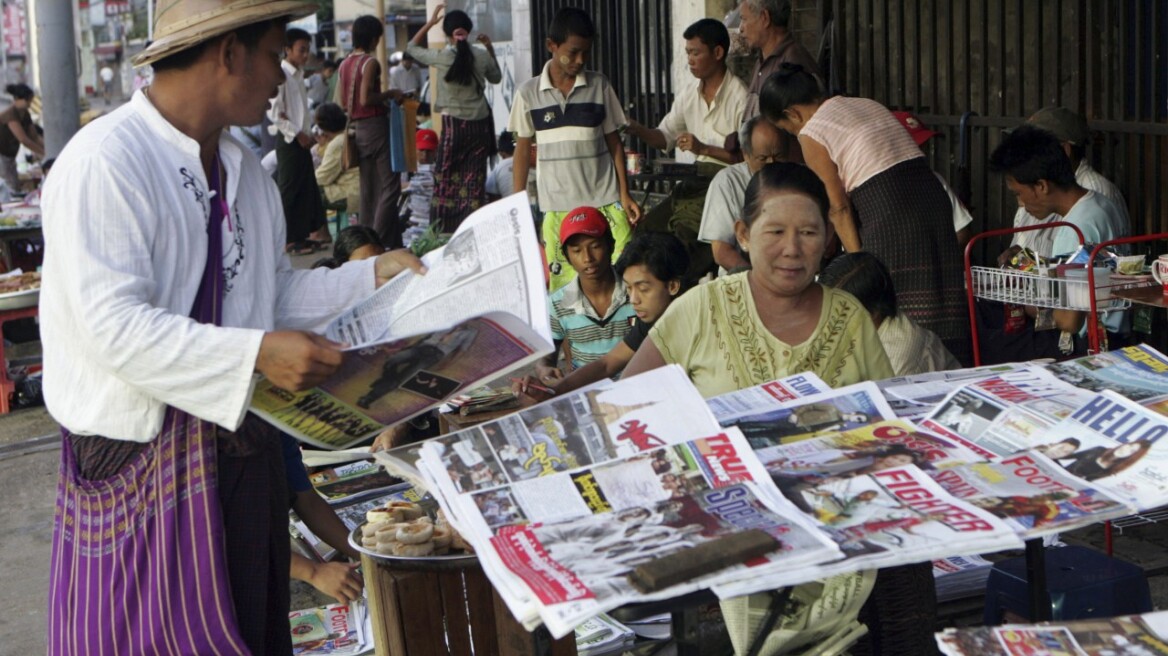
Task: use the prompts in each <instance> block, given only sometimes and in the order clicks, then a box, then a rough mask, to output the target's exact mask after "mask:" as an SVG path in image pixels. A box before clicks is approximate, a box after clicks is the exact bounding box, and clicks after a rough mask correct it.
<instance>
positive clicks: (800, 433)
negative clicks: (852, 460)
mask: <svg viewBox="0 0 1168 656" xmlns="http://www.w3.org/2000/svg"><path fill="white" fill-rule="evenodd" d="M895 417H896V414H895V413H894V412H893V411H892V408H890V407H889V406H888V403H887V402H886V401H885V400H884V396H883V395H881V394H880V390H879V388H877V387H876V384H875V383H871V382H867V383H859V384H857V385H850V386H848V387H841V388H840V389H837V390H831V391H828V392H823V393H820V394H815V395H813V396H806V397H802V398H799V399H797V400H795V401H789V402H786V403H781V404H780V403H778V402H776V403H774V404H772V407H771V409H769V410H767V411H765V412H762V413H759V414H751V415H746V416H740V417H734V418H732V419H729V420H726V421H723V422H722V423H723V425H724V426H735V427H737V428H738V430H740V431H742V433H743V434H744V435H746V439H747V441H749V442H750V445H751V446H752V447H754V449H756V450H757V449H765V448H767V447H771V446H776V445H779V444H786V443H789V442H797V441H799V440H804V439H807V438H809V437H815V436H816V435H822V434H824V433H836V432H840V431H848V430H851V429H854V428H858V427H860V426H868V425H870V424H874V423H877V422H880V421H883V420H886V419H894V418H895Z"/></svg>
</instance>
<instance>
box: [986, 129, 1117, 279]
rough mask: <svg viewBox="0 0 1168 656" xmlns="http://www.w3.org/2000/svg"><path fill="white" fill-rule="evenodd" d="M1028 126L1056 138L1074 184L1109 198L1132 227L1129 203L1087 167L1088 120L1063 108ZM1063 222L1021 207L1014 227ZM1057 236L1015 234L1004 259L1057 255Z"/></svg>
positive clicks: (1039, 232)
mask: <svg viewBox="0 0 1168 656" xmlns="http://www.w3.org/2000/svg"><path fill="white" fill-rule="evenodd" d="M1026 122H1027V123H1028V124H1030V125H1033V126H1035V127H1038V128H1042V129H1043V130H1046V131H1047V132H1049V133H1051V134H1053V135H1054V136H1055V137H1057V138H1058V140H1059V144H1060V146H1061V147H1062V149H1063V152H1065V153H1066V154H1067V157H1069V158H1071V169H1072V170H1073V171H1074V172H1075V182H1076V183H1077V184H1078V185H1079V186H1080V187H1082V188H1084V189H1086V190H1087V191H1093V192H1095V193H1097V194H1102V195H1104V196H1106V197H1108V198H1110V199H1111V200H1112V201H1113V202H1114V204H1115V206H1116V208H1117V209H1118V210H1119V212H1120V219H1119V222H1120V223H1121V224H1122V225H1123V226H1125V227H1126V226H1130V224H1131V219H1130V218H1129V217H1128V213H1127V203H1126V202H1125V201H1124V198H1123V194H1122V193H1120V191H1119V188H1118V187H1116V186H1115V184H1114V183H1112V182H1111V181H1110V180H1108V179H1107V178H1105V177H1103V174H1102V173H1100V172H1098V171H1096V170H1095V169H1093V168H1091V165H1090V164H1088V163H1087V144H1088V142H1090V140H1091V128H1090V126H1089V125H1088V124H1087V119H1085V118H1083V117H1082V116H1081V115H1080V114H1077V113H1075V112H1072V111H1071V110H1069V109H1066V108H1064V107H1047V108H1044V109H1040V110H1038V111H1037V112H1035V113H1034V115H1033V116H1031V117H1030V118H1028V119H1027V120H1026ZM1061 220H1062V218H1061V217H1060V216H1059V215H1058V214H1051V215H1050V216H1046V217H1040V218H1036V217H1034V216H1033V215H1031V214H1030V213H1029V212H1027V211H1026V208H1025V207H1021V206H1019V207H1018V212H1017V213H1016V214H1015V215H1014V227H1015V228H1023V227H1026V226H1031V225H1039V224H1043V223H1050V222H1052V221H1061ZM1125 229H1126V228H1125ZM1055 232H1056V231H1055V230H1032V231H1029V232H1020V233H1016V234H1015V235H1014V245H1013V247H1012V248H1011V249H1010V251H1008V252H1007V253H1005V254H1003V257H1002V259H1003V260H1009V259H1010V258H1012V257H1013V256H1014V255H1016V254H1017V252H1018V251H1019V250H1021V248H1022V247H1026V248H1029V249H1031V250H1033V251H1034V252H1035V253H1037V254H1038V255H1041V256H1043V257H1050V256H1051V255H1056V254H1058V253H1057V251H1052V250H1051V249H1052V248H1053V247H1054V236H1055ZM1124 234H1126V232H1125V233H1124Z"/></svg>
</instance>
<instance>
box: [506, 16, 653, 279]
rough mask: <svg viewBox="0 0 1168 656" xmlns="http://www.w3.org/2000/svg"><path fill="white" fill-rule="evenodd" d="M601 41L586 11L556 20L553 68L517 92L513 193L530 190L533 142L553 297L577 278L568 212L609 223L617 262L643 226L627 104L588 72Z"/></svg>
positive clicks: (511, 128) (512, 127) (551, 42)
mask: <svg viewBox="0 0 1168 656" xmlns="http://www.w3.org/2000/svg"><path fill="white" fill-rule="evenodd" d="M595 35H596V26H595V25H594V24H593V22H592V19H591V18H590V17H589V16H588V14H587V13H585V12H584V11H583V10H581V9H577V8H574V7H565V8H562V9H560V10H559V11H557V12H556V15H555V17H554V18H553V19H552V23H551V27H550V28H549V30H548V39H547V49H548V52H550V53H551V60H550V61H548V63H547V64H545V65H544V67H543V72H542V73H541V74H540V75H539V76H538V77H535V78H532V79H530V80H528V81H526V82H524V83H523V84H521V85H519V88H518V89H516V91H515V99H514V102H513V103H512V106H511V120H510V123H509V125H508V126H507V129H508V130H509V131H511V132H513V133H515V157H514V160H515V162H514V166H513V174H512V187H511V188H512V190H513V191H522V190H524V189H526V188H527V173H528V170H529V169H530V164H531V144H532V141H535V142H536V143H537V144H538V145H539V151H538V157H539V175H538V176H537V177H536V185H537V187H538V189H539V206H540V209H541V210H543V212H544V218H543V227H542V229H541V232H542V234H543V242H544V252H545V255H546V256H547V262H548V269H549V272H550V274H551V276H550V284H549V290H550V291H553V292H554V291H556V290H558V289H560V288H561V287H563V286H564V285H566V284H567V283H568V282H570V281H571V280H572V279H573V278H575V277H576V270H575V269H573V268H572V265H571V264H570V263H569V262H568V260H567V258H566V257H565V255H564V252H563V250H562V249H561V248H560V243H559V239H558V238H559V234H560V224H561V223H563V221H564V217H565V216H567V215H568V214H569V213H570V212H569V211H568V210H571V208H574V207H581V206H587V207H591V208H595V209H596V210H597V211H599V213H600V214H601V215H603V216H604V218H605V219H606V220H607V221H608V223H609V227H610V229H611V234H612V236H613V239H614V242H615V248H614V249H613V251H612V255H613V256H614V257H615V256H616V255H619V254H620V252H621V251H622V250H623V249H624V245H625V244H626V243H628V241H629V238H630V237H631V236H632V227H631V224H635V223H636V222H637V221H638V220H640V218H641V208H640V206H638V205H637V204H636V203H635V202H633V199H632V197H631V196H630V195H629V185H628V180H627V178H626V176H625V151H624V147H623V146H622V145H621V140H620V130H621V128H623V127H624V126H625V124H626V123H627V122H628V121H627V120H626V119H625V113H624V111H623V110H622V109H621V104H620V100H618V99H617V97H616V92H614V91H613V89H612V85H611V84H609V82H608V79H607V78H605V77H604V76H603V75H601V74H600V73H595V72H593V71H586V70H584V67H585V66H586V65H587V64H588V57H589V53H590V52H591V50H592V40H593V38H594V37H595ZM572 212H574V210H572ZM626 212H627V214H626Z"/></svg>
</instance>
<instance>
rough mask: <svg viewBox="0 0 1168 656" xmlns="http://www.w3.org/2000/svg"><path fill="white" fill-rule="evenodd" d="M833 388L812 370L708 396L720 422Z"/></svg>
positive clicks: (763, 410)
mask: <svg viewBox="0 0 1168 656" xmlns="http://www.w3.org/2000/svg"><path fill="white" fill-rule="evenodd" d="M830 389H831V386H830V385H828V384H827V383H825V382H823V380H822V379H821V378H820V377H819V376H816V375H815V374H813V373H811V372H810V371H808V372H804V373H801V374H795V375H794V376H787V377H786V378H780V379H778V380H772V381H771V382H769V383H763V384H762V385H755V386H754V387H747V388H746V389H743V390H738V391H736V392H728V393H726V394H722V395H720V396H715V397H713V398H710V399H706V403H708V404H709V405H710V410H711V411H712V412H713V413H714V416H715V417H716V418H717V419H718V422H719V423H724V422H727V421H729V420H731V419H734V418H736V417H744V416H746V415H753V414H759V413H761V412H765V411H767V410H770V409H772V408H774V407H775V404H776V403H786V402H788V401H794V400H796V399H800V398H802V397H805V396H811V395H813V394H820V393H822V392H826V391H828V390H830Z"/></svg>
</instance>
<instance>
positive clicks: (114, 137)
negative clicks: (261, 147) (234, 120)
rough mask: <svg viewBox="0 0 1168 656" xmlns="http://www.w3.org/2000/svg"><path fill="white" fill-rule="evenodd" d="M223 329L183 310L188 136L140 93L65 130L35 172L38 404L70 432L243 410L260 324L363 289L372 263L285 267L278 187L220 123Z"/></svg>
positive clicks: (195, 198)
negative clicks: (48, 170) (53, 155)
mask: <svg viewBox="0 0 1168 656" xmlns="http://www.w3.org/2000/svg"><path fill="white" fill-rule="evenodd" d="M219 155H220V158H221V161H222V164H223V167H224V169H225V170H226V175H227V180H226V187H227V188H226V196H227V203H228V206H229V207H230V215H229V220H228V221H224V222H223V228H222V229H223V252H224V255H223V267H224V276H225V278H226V283H227V285H226V287H227V291H226V293H225V298H224V301H223V311H222V316H223V327H216V326H211V325H206V324H199V323H196V322H195V321H193V320H192V319H190V318H188V317H189V315H190V312H191V308H192V306H193V304H194V300H195V294H196V292H197V291H198V288H199V282H200V278H201V277H202V272H203V269H204V267H205V265H206V257H207V255H206V254H207V243H206V242H207V237H206V234H207V232H206V231H207V228H206V226H207V221H208V217H209V216H210V204H209V203H210V200H209V198H208V193H207V191H208V184H207V180H206V177H205V175H204V173H203V166H202V164H201V162H200V160H199V145H198V143H196V142H195V141H194V140H193V139H191V138H189V137H187V136H186V135H185V134H183V133H182V132H180V131H179V130H178V129H176V128H175V127H174V126H172V125H171V124H170V123H168V122H167V121H166V119H164V118H163V117H162V115H161V114H159V113H158V111H157V110H156V109H155V108H154V106H153V105H151V104H150V101H149V100H148V99H147V98H146V96H145V95H143V93H142V92H141V91H139V92H137V93H135V94H134V96H133V98H132V99H131V100H130V102H129V103H128V104H126V105H124V106H123V107H121V108H119V109H118V110H116V111H115V112H113V113H112V114H110V115H108V116H106V117H103V118H102V119H100V120H97V121H94V122H92V123H90V124H89V125H88V126H86V127H85V128H84V129H82V130H81V131H80V132H78V133H77V135H76V136H75V137H73V139H72V140H71V141H70V142H69V144H68V145H67V146H66V148H65V150H64V151H63V152H62V153H61V156H60V157H59V158H58V159H57V164H56V165H57V167H58V168H57V169H56V170H57V174H54V175H53V176H51V177H50V178H49V179H48V182H47V183H46V185H45V190H44V195H43V202H42V209H43V217H44V221H43V223H44V235H45V244H46V248H45V263H44V269H43V273H44V283H43V288H42V290H41V305H40V317H41V338H42V341H43V343H44V347H45V348H44V391H45V401H46V404H47V405H48V408H49V411H50V412H51V413H52V415H53V417H54V418H55V419H56V420H57V421H58V422H60V423H61V424H62V425H63V426H65V427H66V428H67V429H69V430H70V431H72V432H74V433H78V434H97V435H104V436H106V437H111V438H116V439H125V440H133V441H140V442H142V441H149V440H150V439H152V438H153V437H154V436H155V435H157V433H158V431H159V430H160V428H161V426H162V421H163V416H164V414H165V410H166V406H168V405H171V406H174V407H176V408H178V409H180V410H184V411H186V412H188V413H190V414H192V415H195V416H197V417H200V418H202V419H204V420H207V421H211V422H214V423H216V424H218V425H220V426H223V427H224V428H228V429H234V428H237V427H238V426H239V424H240V423H241V422H242V421H243V416H244V414H245V412H246V410H247V406H248V401H249V399H250V398H251V391H252V386H253V382H254V371H255V365H256V358H257V356H258V354H259V348H260V342H261V340H262V338H263V336H264V333H265V332H266V331H271V330H273V329H276V328H282V329H303V330H318V329H320V328H322V327H323V326H324V325H325V324H327V322H328V320H329V319H331V318H332V317H333V316H335V315H336V314H337V313H338V312H340V311H341V310H343V309H345V308H346V307H348V306H350V305H352V304H353V303H354V302H356V301H357V300H359V299H361V298H364V297H365V296H367V295H368V294H369V293H371V292H372V290H373V288H374V284H375V278H374V273H373V264H372V262H373V260H368V261H364V262H358V263H354V264H350V265H346V266H344V267H342V268H340V269H337V270H334V271H330V270H328V269H314V270H311V271H307V270H305V271H298V270H293V269H292V267H291V264H290V262H289V260H288V258H287V256H286V255H284V243H285V226H284V218H283V210H282V208H281V205H280V195H279V192H278V191H277V189H276V186H275V184H274V183H273V182H272V180H271V178H270V177H268V176H267V175H265V174H264V172H263V170H262V168H261V167H260V163H259V160H257V159H256V157H255V155H254V154H252V153H251V152H250V151H248V150H247V149H246V148H244V147H243V146H242V145H241V144H239V142H237V141H235V139H233V138H232V137H231V136H229V135H228V134H227V133H226V131H225V132H224V133H223V135H222V136H221V137H220V141H219Z"/></svg>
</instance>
